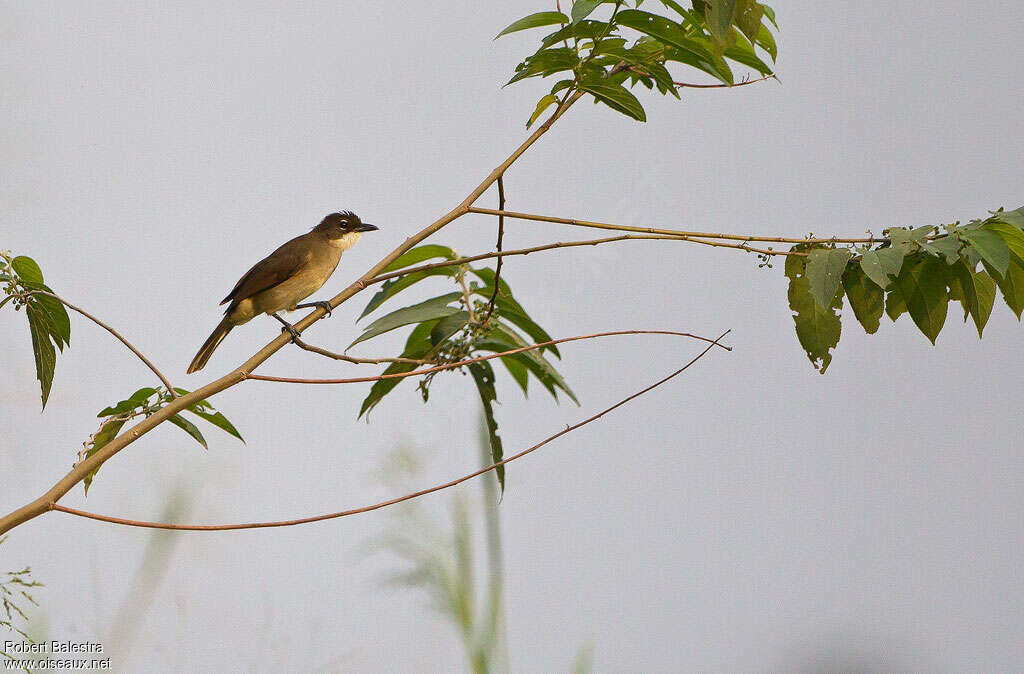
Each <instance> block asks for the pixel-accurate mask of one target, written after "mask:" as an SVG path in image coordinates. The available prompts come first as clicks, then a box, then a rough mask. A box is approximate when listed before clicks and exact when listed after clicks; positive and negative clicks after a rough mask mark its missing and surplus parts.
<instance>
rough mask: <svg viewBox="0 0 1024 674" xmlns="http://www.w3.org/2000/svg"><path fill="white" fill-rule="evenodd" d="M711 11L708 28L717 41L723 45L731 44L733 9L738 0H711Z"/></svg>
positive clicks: (708, 16) (708, 17)
mask: <svg viewBox="0 0 1024 674" xmlns="http://www.w3.org/2000/svg"><path fill="white" fill-rule="evenodd" d="M710 4H711V7H710V10H711V11H710V12H708V15H707V23H708V30H709V31H710V32H711V35H712V37H714V39H715V42H717V43H718V44H720V45H721V46H722V47H725V46H728V45H729V44H730V38H731V31H730V30H729V29H730V28H731V27H732V18H733V10H734V9H735V8H736V0H711V3H710Z"/></svg>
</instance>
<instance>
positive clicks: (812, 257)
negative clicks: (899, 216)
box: [786, 207, 1024, 372]
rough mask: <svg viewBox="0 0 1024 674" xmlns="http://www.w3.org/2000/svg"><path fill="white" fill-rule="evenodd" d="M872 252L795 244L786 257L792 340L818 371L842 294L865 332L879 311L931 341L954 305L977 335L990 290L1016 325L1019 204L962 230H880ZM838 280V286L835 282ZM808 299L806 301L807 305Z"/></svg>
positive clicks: (1023, 254)
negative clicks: (907, 322)
mask: <svg viewBox="0 0 1024 674" xmlns="http://www.w3.org/2000/svg"><path fill="white" fill-rule="evenodd" d="M886 234H887V235H888V239H889V240H888V241H886V242H883V243H881V244H879V245H877V246H875V247H872V246H865V247H848V248H844V247H838V246H836V245H834V244H830V245H826V244H824V243H813V244H812V243H801V244H798V245H796V246H794V247H793V249H792V250H793V251H794V252H797V253H806V257H803V256H800V257H797V256H789V257H787V259H786V276H787V277H789V279H790V284H789V304H790V308H791V309H793V311H794V312H795V315H794V317H793V319H794V321H795V322H796V329H797V337H798V339H799V340H800V344H801V346H803V347H804V350H805V351H806V352H807V356H808V358H810V359H811V362H812V363H814V364H815V367H818V368H819V369H820V370H821V372H824V371H825V369H826V368H827V367H828V364H829V362H830V361H831V353H830V352H831V350H832V349H833V348H834V347H835V346H836V345H837V344H838V342H839V335H840V329H841V326H840V315H839V311H840V310H841V308H842V297H843V295H844V294H845V295H846V297H847V298H848V299H849V301H850V306H851V308H852V309H853V312H854V315H855V316H856V318H857V320H858V321H859V322H860V324H861V325H862V326H863V327H864V330H865V331H866V332H867V333H868V334H874V333H875V332H876V331H877V330H878V328H879V319H880V318H881V316H882V310H883V294H884V310H885V313H886V314H887V315H888V316H889V318H890V319H892V320H893V321H895V320H896V319H898V318H899V317H900V316H901V315H903V314H905V313H906V314H909V315H910V318H911V320H912V321H913V322H914V325H916V326H917V328H918V329H919V330H920V331H921V333H922V334H923V335H924V336H925V337H927V338H928V340H929V341H931V342H932V344H934V343H935V340H936V339H937V338H938V336H939V333H940V332H941V331H942V328H943V326H944V325H945V323H946V314H947V312H948V307H949V303H950V302H951V301H952V302H959V303H960V304H961V306H962V307H963V311H964V320H965V321H966V320H967V319H968V318H970V319H972V320H973V322H974V326H975V328H976V329H977V330H978V336H979V337H981V335H982V332H983V331H984V329H985V325H986V324H987V323H988V319H989V317H990V316H991V314H992V308H993V306H994V304H995V298H996V294H997V292H996V291H997V289H998V291H999V293H1001V294H1002V296H1003V300H1004V301H1005V302H1006V304H1007V306H1009V307H1010V309H1011V310H1012V311H1013V313H1014V314H1016V316H1017V318H1018V320H1019V319H1020V317H1021V313H1022V311H1024V207H1022V208H1018V209H1016V210H1013V211H1004V210H1002V209H1000V210H998V211H995V212H993V213H992V214H991V215H990V216H989V217H988V218H986V219H984V220H974V221H972V222H970V223H968V224H966V225H960V223H953V224H950V225H942V226H941V227H935V226H931V225H929V226H925V227H917V228H915V229H898V228H894V229H890V230H887V232H886ZM840 280H841V283H840ZM812 300H813V301H812Z"/></svg>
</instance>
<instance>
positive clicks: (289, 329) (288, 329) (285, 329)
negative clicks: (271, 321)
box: [270, 314, 301, 342]
mask: <svg viewBox="0 0 1024 674" xmlns="http://www.w3.org/2000/svg"><path fill="white" fill-rule="evenodd" d="M270 315H271V316H273V317H274V318H276V319H277V320H278V321H279V322H280V323H281V325H283V326H284V327H283V328H281V332H287V333H288V334H290V335H291V336H292V339H293V340H295V341H296V342H297V341H300V339H301V335H300V334H299V331H298V330H296V329H295V326H294V325H292V324H291V323H289V322H288V321H286V320H284V319H283V318H281V317H280V316H278V315H277V314H270Z"/></svg>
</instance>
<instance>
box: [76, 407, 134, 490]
mask: <svg viewBox="0 0 1024 674" xmlns="http://www.w3.org/2000/svg"><path fill="white" fill-rule="evenodd" d="M124 424H125V420H124V419H111V420H110V421H107V422H106V423H104V424H103V425H102V426H100V430H99V431H98V432H97V433H96V435H95V436H93V443H92V445H91V446H90V447H89V449H88V451H86V453H85V458H87V459H88V458H89V457H90V456H92V455H93V454H95V453H96V452H98V451H100V450H101V449H103V446H104V445H106V444H107V443H108V442H110V441H111V440H113V439H114V438H116V437H117V434H118V433H119V432H120V431H121V427H122V426H124ZM99 470H100V469H99V468H97V469H96V470H94V471H92V472H91V473H89V474H88V475H86V476H85V480H83V485H82V486H83V487H84V488H85V495H86V496H88V495H89V487H90V486H91V485H92V480H93V478H94V477H96V473H98V472H99Z"/></svg>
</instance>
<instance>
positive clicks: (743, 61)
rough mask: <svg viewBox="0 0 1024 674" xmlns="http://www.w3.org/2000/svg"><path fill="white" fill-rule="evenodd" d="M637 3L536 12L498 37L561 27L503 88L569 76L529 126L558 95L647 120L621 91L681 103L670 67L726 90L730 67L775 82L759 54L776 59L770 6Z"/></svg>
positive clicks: (717, 1)
mask: <svg viewBox="0 0 1024 674" xmlns="http://www.w3.org/2000/svg"><path fill="white" fill-rule="evenodd" d="M641 4H643V2H642V0H635V1H634V2H632V3H628V2H626V1H625V0H575V2H572V7H571V9H570V11H569V16H566V15H565V14H562V13H561V12H538V13H536V14H530V15H529V16H525V17H523V18H521V19H519V20H518V21H515V22H513V23H512V24H511V25H509V26H508V27H506V28H505V29H504V30H502V31H501V32H500V33H498V37H501V36H502V35H508V34H509V33H515V32H519V31H521V30H526V29H529V28H537V27H542V26H554V25H557V26H558V30H556V31H554V32H552V33H549V34H548V35H546V36H545V37H544V38H543V39H542V40H541V43H540V47H539V48H538V49H537V51H536V52H534V53H533V54H531V55H530V56H527V57H526V58H525V59H523V61H522V62H521V63H519V65H517V66H516V68H515V73H514V74H513V75H512V78H511V79H510V80H509V81H508V84H512V83H513V82H518V81H520V80H524V79H527V78H531V77H548V76H549V75H554V74H556V73H566V75H567V76H568V77H569V79H563V80H562V81H561V82H559V83H558V84H557V85H556V86H555V88H554V89H552V91H551V93H550V94H546V95H544V96H543V97H541V99H540V100H539V101H538V102H537V106H536V108H535V109H534V111H533V114H532V115H530V119H529V121H528V122H527V124H526V125H527V127H529V126H530V125H531V124H533V123H534V122H535V121H536V120H537V119H538V118H539V117H540V116H541V114H543V113H544V111H545V110H547V109H548V108H549V107H550V106H552V105H557V104H558V103H559V99H558V98H557V94H558V93H559V92H562V91H565V93H564V94H563V95H564V96H565V97H566V98H567V97H568V96H569V95H571V94H572V93H574V92H585V93H587V94H590V95H591V96H593V98H594V101H595V102H600V103H604V104H605V105H607V106H608V107H610V108H612V109H613V110H616V111H617V112H621V113H622V114H624V115H626V116H628V117H631V118H632V119H635V120H637V121H640V122H643V121H646V119H647V115H646V113H645V112H644V108H643V105H642V104H641V103H640V101H639V99H637V97H636V96H634V95H633V94H632V93H630V91H629V90H628V89H627V86H626V85H627V84H628V85H629V87H634V86H636V85H637V84H642V85H644V87H646V88H647V89H651V90H654V89H657V91H658V93H660V94H662V95H667V94H671V95H673V96H675V97H676V98H679V92H678V90H677V87H676V85H675V84H674V82H673V76H672V73H671V72H670V71H669V69H668V67H667V66H669V65H670V64H677V63H678V64H682V65H685V66H688V67H690V68H695V69H697V70H699V71H701V72H703V73H706V74H708V75H710V76H712V77H714V78H715V79H717V80H719V81H720V82H721V83H722V84H725V85H731V84H734V83H735V75H734V74H733V71H732V67H731V66H730V65H729V62H730V61H731V62H733V63H738V64H740V65H742V66H745V67H747V68H750V69H752V70H754V71H756V72H757V73H759V74H761V75H764V76H768V75H772V68H771V66H769V65H768V64H767V63H765V61H764V60H762V58H761V56H759V55H758V52H757V49H761V50H762V51H763V52H764V54H766V55H767V56H768V58H769V59H770V60H771V61H772V62H774V61H775V57H776V55H777V54H778V48H777V46H776V44H775V38H774V36H773V35H772V33H771V30H770V29H769V27H768V24H767V23H765V21H766V20H767V22H770V24H771V25H772V26H775V12H774V11H772V9H771V7H769V6H767V5H765V4H763V3H760V2H756V1H755V0H697V1H696V2H694V3H693V8H692V9H685V8H683V7H682V6H681V5H680V4H679V3H677V2H674V1H673V0H662V3H661V4H662V5H663V7H652V4H651V3H649V4H648V5H646V9H640V6H641ZM602 6H605V7H604V8H603V9H602ZM652 10H653V11H652ZM659 10H661V11H660V12H659ZM775 27H777V26H775ZM562 100H565V98H563V99H562Z"/></svg>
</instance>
